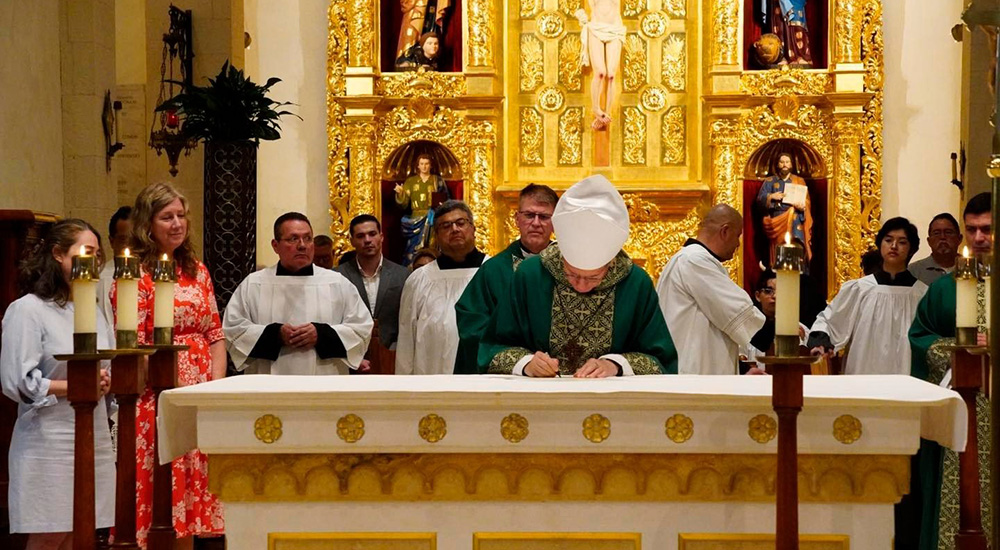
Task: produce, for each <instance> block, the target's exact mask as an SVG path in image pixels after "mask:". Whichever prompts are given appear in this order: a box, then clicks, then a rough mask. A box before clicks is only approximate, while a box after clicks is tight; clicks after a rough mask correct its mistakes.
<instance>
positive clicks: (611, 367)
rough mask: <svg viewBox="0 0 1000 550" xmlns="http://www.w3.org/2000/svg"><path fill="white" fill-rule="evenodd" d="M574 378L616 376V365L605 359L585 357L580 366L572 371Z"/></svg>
mask: <svg viewBox="0 0 1000 550" xmlns="http://www.w3.org/2000/svg"><path fill="white" fill-rule="evenodd" d="M573 376H574V377H575V378H609V377H612V376H618V365H616V364H615V363H614V362H612V361H609V360H607V359H587V362H586V363H584V364H583V366H582V367H580V368H578V369H576V372H575V373H573Z"/></svg>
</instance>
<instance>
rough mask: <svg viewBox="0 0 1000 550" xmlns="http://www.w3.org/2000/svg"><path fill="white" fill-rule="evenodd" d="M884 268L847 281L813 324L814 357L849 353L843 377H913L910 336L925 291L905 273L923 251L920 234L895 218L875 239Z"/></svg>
mask: <svg viewBox="0 0 1000 550" xmlns="http://www.w3.org/2000/svg"><path fill="white" fill-rule="evenodd" d="M875 246H877V247H878V250H879V253H880V254H881V256H882V265H881V266H879V267H878V268H877V269H876V270H875V272H874V273H872V274H871V275H867V276H865V277H862V278H861V279H855V280H853V281H847V282H846V283H844V286H842V287H841V288H840V292H839V293H838V294H837V297H836V298H834V299H833V301H832V302H830V305H829V306H827V308H826V309H825V310H823V312H822V313H820V314H819V316H817V317H816V322H815V323H813V326H812V330H811V331H810V333H809V342H808V344H807V346H808V347H809V348H810V349H811V350H812V353H813V354H814V355H820V354H823V353H831V352H833V351H839V350H841V349H843V348H845V347H849V348H850V351H849V353H848V354H847V361H846V364H845V366H844V374H909V373H910V341H909V337H908V332H909V330H910V324H911V323H912V322H913V317H914V315H915V314H916V312H917V304H918V303H920V299H921V298H922V297H923V296H924V293H925V292H927V285H925V284H924V283H922V282H920V281H918V280H917V278H916V277H914V276H913V274H912V273H910V272H909V271H908V270H907V266H908V265H909V263H910V258H912V257H913V255H914V254H916V253H917V249H918V248H920V236H919V235H918V234H917V228H916V226H915V225H913V224H912V223H910V221H909V220H907V219H906V218H892V219H891V220H888V221H887V222H885V224H883V225H882V229H880V230H879V232H878V234H877V235H876V236H875Z"/></svg>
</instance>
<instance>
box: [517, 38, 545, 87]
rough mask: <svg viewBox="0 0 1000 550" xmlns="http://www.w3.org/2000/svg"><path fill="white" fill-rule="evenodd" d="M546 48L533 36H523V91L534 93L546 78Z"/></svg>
mask: <svg viewBox="0 0 1000 550" xmlns="http://www.w3.org/2000/svg"><path fill="white" fill-rule="evenodd" d="M543 53H544V48H543V47H542V42H541V41H540V40H539V39H537V38H535V35H533V34H522V35H521V91H522V92H533V91H535V89H537V88H538V87H539V86H541V85H542V79H543V77H544V71H545V66H544V60H543V58H542V57H543Z"/></svg>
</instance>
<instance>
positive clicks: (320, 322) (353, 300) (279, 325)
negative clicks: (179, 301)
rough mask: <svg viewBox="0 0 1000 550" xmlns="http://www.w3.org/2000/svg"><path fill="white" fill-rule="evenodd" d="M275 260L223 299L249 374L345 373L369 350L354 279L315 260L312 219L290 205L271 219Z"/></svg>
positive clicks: (231, 341)
mask: <svg viewBox="0 0 1000 550" xmlns="http://www.w3.org/2000/svg"><path fill="white" fill-rule="evenodd" d="M271 247H272V248H273V249H274V251H275V253H277V254H278V263H277V264H276V265H274V266H271V267H268V268H265V269H262V270H260V271H258V272H256V273H252V274H250V275H249V276H248V277H247V278H246V279H244V280H243V282H241V283H240V286H239V287H238V288H237V289H236V292H234V293H233V296H232V298H230V299H229V304H228V305H227V306H226V314H225V316H224V317H223V320H222V330H223V332H224V333H225V335H226V347H227V348H228V349H229V354H230V356H231V357H232V358H233V364H234V365H236V369H237V370H241V371H245V372H247V373H248V374H348V372H349V370H350V369H357V368H358V366H359V365H360V364H361V360H362V359H363V358H364V355H365V352H366V351H367V350H368V341H369V339H370V338H371V333H372V326H373V325H374V323H373V322H372V317H371V314H370V313H368V308H367V307H366V306H365V303H364V302H363V301H362V300H361V295H360V294H358V291H357V289H356V288H354V285H353V284H351V282H350V281H348V280H347V278H346V277H344V276H343V275H341V274H340V273H337V272H335V271H330V270H329V269H324V268H322V267H317V266H314V265H313V263H312V262H313V253H314V248H313V236H312V226H311V225H310V223H309V220H308V218H306V217H305V216H304V215H302V214H299V213H298V212H289V213H287V214H283V215H282V216H280V217H279V218H278V220H277V221H276V222H275V224H274V240H272V241H271Z"/></svg>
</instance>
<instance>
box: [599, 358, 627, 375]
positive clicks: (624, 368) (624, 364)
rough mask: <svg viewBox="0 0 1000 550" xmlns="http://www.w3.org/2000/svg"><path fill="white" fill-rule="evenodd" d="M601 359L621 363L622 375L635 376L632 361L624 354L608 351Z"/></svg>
mask: <svg viewBox="0 0 1000 550" xmlns="http://www.w3.org/2000/svg"><path fill="white" fill-rule="evenodd" d="M601 359H607V360H608V361H611V362H612V363H614V364H616V365H621V368H622V376H635V371H633V370H632V363H629V362H628V359H626V358H625V356H624V355H621V354H619V353H608V354H606V355H602V356H601Z"/></svg>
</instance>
